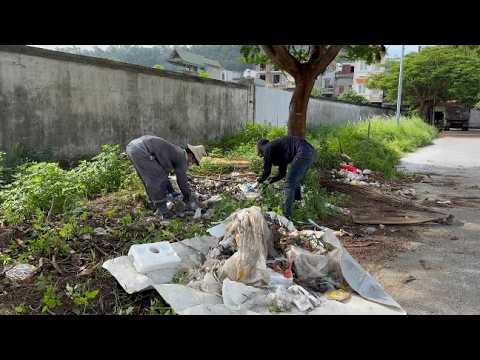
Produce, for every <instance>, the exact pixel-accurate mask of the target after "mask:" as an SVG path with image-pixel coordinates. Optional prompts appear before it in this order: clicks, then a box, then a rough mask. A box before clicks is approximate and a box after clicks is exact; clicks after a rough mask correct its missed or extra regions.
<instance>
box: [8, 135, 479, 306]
mask: <svg viewBox="0 0 480 360" xmlns="http://www.w3.org/2000/svg"><path fill="white" fill-rule="evenodd" d="M454 135H455V136H449V135H448V134H447V135H446V136H444V137H442V138H440V139H439V140H437V141H436V142H435V144H434V145H432V146H429V147H426V148H424V149H421V150H420V151H418V152H416V153H415V154H412V155H411V156H410V157H407V158H406V159H404V161H403V162H402V166H403V167H404V168H406V169H407V170H408V171H409V172H414V173H415V175H414V176H409V177H404V178H402V179H401V180H397V181H385V180H384V179H382V178H381V176H380V177H378V178H376V179H375V180H379V181H380V182H381V183H382V189H383V190H382V191H383V192H385V193H388V194H397V192H398V191H399V190H405V189H411V188H413V189H415V190H416V195H415V196H410V197H404V198H405V200H406V201H407V202H408V201H410V200H413V201H414V202H415V203H416V204H418V205H423V206H426V207H429V208H435V209H436V210H438V211H441V212H443V213H451V214H453V215H454V216H455V221H454V223H453V224H451V225H443V224H437V223H428V224H421V225H414V226H409V225H360V224H355V223H354V222H353V220H352V216H351V215H334V216H333V215H332V216H330V217H328V218H326V219H323V220H322V221H321V222H319V223H320V225H323V226H328V227H330V228H332V229H334V230H342V231H343V235H342V236H340V237H339V238H340V240H341V242H342V243H343V245H344V246H345V247H346V249H347V250H348V251H349V252H350V254H351V255H352V256H353V257H354V258H355V259H357V261H359V263H360V264H361V265H362V266H363V267H364V268H365V269H366V270H367V271H369V272H370V273H371V274H372V275H374V276H375V277H376V278H377V279H378V280H379V281H380V283H381V284H382V285H383V286H384V287H385V290H386V291H387V292H389V293H390V294H391V295H392V296H393V297H394V298H395V299H396V300H397V301H398V302H399V303H400V304H401V305H402V306H403V307H404V308H405V310H406V311H407V312H408V313H409V314H470V313H478V309H479V308H480V304H479V302H480V300H478V299H479V298H480V297H479V295H480V289H479V288H478V286H477V284H478V280H480V279H479V276H480V260H478V259H479V258H478V254H479V248H478V240H477V235H476V234H477V233H478V230H480V224H478V208H479V207H480V187H479V186H478V176H479V175H480V137H479V136H474V135H472V132H471V133H469V134H467V135H465V136H464V137H461V134H457V133H455V134H454ZM452 140H453V141H454V143H453V144H451V143H450V142H451V141H452ZM465 140H467V144H466V143H465ZM475 148H476V149H479V150H476V151H477V152H478V154H476V159H478V160H476V161H477V162H478V164H477V163H473V166H472V161H471V159H472V153H471V149H475ZM442 151H443V152H447V153H442ZM452 153H453V154H454V155H455V156H456V157H457V158H456V159H455V158H454V159H451V155H452ZM456 161H457V162H460V165H459V166H457V162H456ZM445 164H446V165H447V166H445ZM242 165H243V164H238V167H237V166H236V169H235V171H236V174H235V176H234V177H233V178H232V177H230V178H229V175H218V176H217V175H215V176H209V175H206V176H200V175H199V176H196V177H195V181H194V183H193V184H194V185H193V186H194V188H195V189H196V190H198V191H199V192H201V193H204V194H205V193H206V194H210V195H214V194H217V193H222V192H225V191H227V192H228V191H232V189H227V187H229V186H230V187H232V186H231V184H232V182H238V183H241V182H242V181H246V180H248V181H254V179H255V174H253V173H247V171H246V169H244V166H242ZM373 177H375V176H373ZM330 190H331V191H340V192H344V193H347V194H348V195H349V197H348V200H347V202H346V203H345V204H343V205H342V206H343V207H344V208H345V209H348V210H350V212H352V211H353V212H355V211H360V212H365V213H367V212H377V213H382V212H385V211H387V210H388V211H390V210H391V208H392V204H388V202H387V203H382V202H381V201H378V199H377V198H369V196H365V195H361V194H358V193H356V192H352V191H348V190H345V188H343V189H339V188H332V189H330ZM131 195H132V196H129V195H128V194H124V195H122V196H120V197H118V194H114V195H110V196H107V197H104V198H100V199H98V200H97V201H94V202H92V203H91V204H90V205H89V207H90V213H91V216H90V217H89V218H88V219H87V220H86V221H85V225H89V226H91V227H93V228H97V227H102V228H105V229H107V230H109V234H108V235H98V236H97V235H92V239H90V240H88V241H79V242H76V246H75V248H74V253H72V254H70V255H69V256H67V257H65V258H61V259H57V260H56V261H55V259H53V261H52V259H48V260H46V261H45V262H44V264H43V265H42V274H43V273H44V274H47V275H52V276H53V278H54V279H55V286H56V287H57V288H59V289H65V287H66V285H67V284H75V283H79V282H81V283H82V284H85V285H86V286H87V287H88V288H89V289H98V290H99V296H98V298H97V299H96V300H95V304H94V305H92V306H91V307H90V308H88V310H87V311H86V312H85V313H89V314H129V313H131V314H152V313H162V311H163V308H165V304H163V303H162V302H161V300H159V299H158V298H159V297H158V294H156V292H155V291H153V290H152V291H147V292H143V293H140V294H135V295H127V294H126V293H125V292H124V291H123V289H122V288H121V287H120V286H119V285H118V284H117V283H116V281H115V279H114V278H113V277H111V276H110V274H108V273H107V272H106V271H104V270H103V269H101V264H102V263H103V261H105V260H106V259H108V258H112V257H115V256H118V255H121V254H125V253H126V252H127V251H128V248H129V247H130V245H131V244H132V243H137V242H139V241H152V240H153V239H154V238H155V237H154V238H152V237H149V236H148V233H149V232H150V233H154V234H155V236H172V233H171V232H169V231H171V230H169V228H168V227H167V226H165V224H162V223H161V222H159V221H157V220H155V219H154V218H153V217H152V216H151V214H150V215H149V214H148V213H145V209H144V206H143V203H142V201H143V200H142V198H141V197H138V196H135V195H134V194H131ZM439 201H440V203H439ZM396 205H398V204H396ZM396 205H393V207H395V206H396ZM127 215H128V216H130V217H131V218H132V219H133V221H132V224H128V225H127V226H125V225H123V226H121V225H120V223H121V219H122V217H125V216H127ZM210 224H211V220H206V219H205V220H202V224H201V225H199V226H198V227H196V228H195V229H194V230H195V231H196V230H198V231H203V230H205V229H206V228H207V227H208V226H209V225H210ZM180 226H183V227H184V228H185V229H187V227H189V226H191V221H189V220H188V219H184V220H182V223H180ZM110 229H113V231H110ZM21 230H22V229H20V230H19V229H16V230H15V229H5V228H0V248H5V247H6V246H7V245H8V243H10V242H11V240H12V239H17V241H19V244H21V241H22V231H21ZM119 231H120V232H119ZM122 231H123V232H122ZM192 231H193V230H192ZM180 233H181V232H180ZM122 239H123V240H122ZM124 239H130V240H128V241H125V240H124ZM177 240H180V238H179V239H177ZM0 299H1V300H0V303H1V305H0V314H15V313H16V311H15V310H14V309H15V307H16V306H18V305H21V306H24V307H25V313H34V314H35V313H40V304H41V302H42V292H41V291H39V289H38V276H37V277H36V278H35V279H33V280H32V281H31V282H27V283H23V284H14V283H11V282H9V281H6V279H3V281H1V282H0ZM72 307H73V306H72V303H71V301H69V300H68V299H66V298H65V296H63V301H62V305H61V306H59V307H58V308H57V309H55V314H64V313H65V314H67V313H72Z"/></svg>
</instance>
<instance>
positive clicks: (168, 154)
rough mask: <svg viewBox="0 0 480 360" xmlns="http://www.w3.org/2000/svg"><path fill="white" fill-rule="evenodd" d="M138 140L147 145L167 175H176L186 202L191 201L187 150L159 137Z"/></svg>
mask: <svg viewBox="0 0 480 360" xmlns="http://www.w3.org/2000/svg"><path fill="white" fill-rule="evenodd" d="M138 140H140V141H141V142H142V143H143V144H144V145H145V147H146V149H147V151H148V153H149V154H151V155H153V156H154V157H155V158H156V160H157V161H158V163H159V164H160V166H161V167H162V168H163V169H164V170H165V171H166V172H167V173H171V172H172V171H173V172H174V173H175V175H176V177H177V183H178V187H179V188H180V190H181V191H182V194H183V199H184V201H185V202H188V201H190V198H191V193H192V192H191V189H190V185H189V183H188V178H187V170H188V164H187V156H186V152H185V150H184V149H182V148H181V147H180V146H177V145H174V144H172V143H169V142H168V141H166V140H165V139H162V138H161V137H158V136H153V135H144V136H142V137H140V138H139V139H138Z"/></svg>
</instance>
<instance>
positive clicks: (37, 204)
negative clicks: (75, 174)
mask: <svg viewBox="0 0 480 360" xmlns="http://www.w3.org/2000/svg"><path fill="white" fill-rule="evenodd" d="M14 178H15V180H14V181H13V183H10V184H8V185H7V186H6V187H5V189H4V190H2V191H1V192H0V211H1V213H2V215H3V217H4V218H5V219H6V220H7V222H9V223H13V224H16V223H19V222H22V221H23V220H25V219H26V218H27V217H29V216H32V215H33V214H34V213H35V211H36V210H37V209H38V210H40V211H42V212H45V213H46V212H48V211H49V210H50V209H52V213H60V212H64V211H67V210H69V209H71V208H73V206H74V205H75V204H76V203H77V202H78V201H79V200H80V199H81V198H82V194H83V192H84V191H83V190H84V189H83V187H82V185H81V184H79V183H77V182H76V181H75V179H74V178H72V176H70V174H69V172H68V171H65V170H63V169H61V168H60V167H59V166H58V164H54V163H38V164H26V165H23V166H22V167H21V169H20V170H19V172H18V173H17V174H16V175H15V177H14Z"/></svg>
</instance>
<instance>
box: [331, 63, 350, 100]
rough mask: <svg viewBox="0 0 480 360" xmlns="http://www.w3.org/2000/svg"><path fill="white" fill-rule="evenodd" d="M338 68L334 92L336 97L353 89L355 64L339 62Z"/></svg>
mask: <svg viewBox="0 0 480 360" xmlns="http://www.w3.org/2000/svg"><path fill="white" fill-rule="evenodd" d="M336 70H337V71H336V72H335V85H334V94H335V97H339V96H341V95H342V94H343V93H344V92H345V91H349V90H352V86H353V75H354V72H355V66H354V65H353V64H352V63H341V64H338V63H337V64H336Z"/></svg>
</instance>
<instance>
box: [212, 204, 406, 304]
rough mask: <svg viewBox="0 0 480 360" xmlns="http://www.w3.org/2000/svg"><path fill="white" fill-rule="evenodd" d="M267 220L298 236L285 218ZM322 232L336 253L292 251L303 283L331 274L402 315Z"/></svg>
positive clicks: (221, 231)
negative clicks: (294, 253) (295, 255)
mask: <svg viewBox="0 0 480 360" xmlns="http://www.w3.org/2000/svg"><path fill="white" fill-rule="evenodd" d="M242 210H245V209H242ZM237 212H238V211H237ZM266 216H267V217H268V218H269V220H270V221H274V222H276V223H277V224H279V225H281V226H283V227H285V228H287V229H288V231H289V232H291V233H297V234H298V231H297V229H296V228H295V226H294V225H293V223H292V222H291V221H290V220H288V219H287V218H286V217H284V216H282V215H279V214H277V213H275V212H267V213H266ZM231 219H232V217H231V216H230V217H228V218H227V219H226V220H225V221H224V222H223V223H221V224H219V225H217V226H216V227H215V228H212V229H209V232H210V234H212V233H215V235H216V236H217V237H219V238H221V237H222V236H224V235H225V234H226V229H227V224H229V223H230V221H231ZM323 231H324V232H325V235H324V236H323V240H324V241H325V242H327V243H329V244H330V245H332V246H333V247H334V248H335V249H334V250H331V251H330V252H329V253H328V254H325V255H323V254H315V253H311V252H309V251H307V250H304V249H302V248H299V247H292V250H293V251H295V252H297V254H298V255H300V256H297V259H298V260H300V261H297V263H296V264H295V266H296V270H297V276H300V278H302V276H303V279H304V280H307V279H309V278H310V279H311V278H315V277H325V276H326V275H327V274H330V277H332V275H333V280H334V281H336V282H340V280H341V277H343V278H344V279H345V281H346V282H347V283H348V285H349V286H350V287H351V288H352V289H353V290H355V291H356V292H357V293H358V294H359V295H360V296H362V297H363V298H365V299H368V300H370V301H374V302H377V303H379V304H383V305H386V306H391V307H393V308H397V309H400V310H402V311H403V309H402V307H401V306H400V305H399V304H398V303H397V302H396V301H395V300H394V299H393V298H392V297H391V296H390V295H388V294H387V293H386V292H385V290H384V289H383V287H382V286H381V285H380V284H379V283H378V282H377V281H376V280H375V279H374V278H373V277H372V276H370V275H369V274H368V273H367V272H366V271H365V270H364V269H363V268H362V267H361V266H360V264H358V262H357V261H355V259H353V258H352V256H351V255H350V254H349V253H348V251H347V250H346V249H345V248H344V247H343V246H342V244H341V243H340V241H339V240H338V238H337V237H336V235H335V233H334V231H333V230H331V229H328V228H324V229H323ZM312 233H313V232H312ZM299 270H300V271H299ZM335 273H336V274H335ZM335 275H336V276H335Z"/></svg>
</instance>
